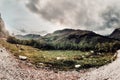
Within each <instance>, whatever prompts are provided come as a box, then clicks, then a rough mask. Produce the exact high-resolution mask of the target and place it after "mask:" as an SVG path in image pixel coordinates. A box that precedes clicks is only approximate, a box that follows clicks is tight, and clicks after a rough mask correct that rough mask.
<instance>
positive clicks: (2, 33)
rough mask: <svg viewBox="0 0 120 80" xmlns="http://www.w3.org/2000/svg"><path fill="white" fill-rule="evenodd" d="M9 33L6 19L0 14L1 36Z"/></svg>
mask: <svg viewBox="0 0 120 80" xmlns="http://www.w3.org/2000/svg"><path fill="white" fill-rule="evenodd" d="M8 35H9V33H8V31H7V30H6V29H5V24H4V21H3V19H2V17H1V14H0V37H2V38H3V37H7V36H8Z"/></svg>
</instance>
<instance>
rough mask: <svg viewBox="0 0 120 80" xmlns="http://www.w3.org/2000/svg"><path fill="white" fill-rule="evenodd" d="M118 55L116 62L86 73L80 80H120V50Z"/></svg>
mask: <svg viewBox="0 0 120 80" xmlns="http://www.w3.org/2000/svg"><path fill="white" fill-rule="evenodd" d="M117 53H118V55H117V59H116V60H115V61H114V62H112V63H111V64H108V65H105V66H103V67H100V68H99V69H95V70H93V71H91V72H87V73H85V74H84V75H83V76H82V77H81V78H80V79H79V80H120V50H118V51H117Z"/></svg>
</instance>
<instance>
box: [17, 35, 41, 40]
mask: <svg viewBox="0 0 120 80" xmlns="http://www.w3.org/2000/svg"><path fill="white" fill-rule="evenodd" d="M15 37H16V38H17V39H21V40H30V39H34V40H36V39H39V38H41V37H42V36H40V35H37V34H27V35H16V36H15Z"/></svg>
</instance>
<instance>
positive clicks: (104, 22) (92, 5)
mask: <svg viewBox="0 0 120 80" xmlns="http://www.w3.org/2000/svg"><path fill="white" fill-rule="evenodd" d="M119 4H120V0H0V13H1V14H2V18H3V19H4V21H5V24H6V27H7V29H8V30H9V31H11V32H12V33H15V34H20V33H39V34H45V33H49V32H53V31H55V30H58V29H64V28H75V29H86V30H92V31H95V32H96V33H100V34H108V33H111V32H112V31H113V30H114V29H115V28H120V6H119Z"/></svg>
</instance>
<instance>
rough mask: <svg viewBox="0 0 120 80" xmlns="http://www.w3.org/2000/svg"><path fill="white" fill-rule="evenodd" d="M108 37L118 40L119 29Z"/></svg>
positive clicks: (119, 37)
mask: <svg viewBox="0 0 120 80" xmlns="http://www.w3.org/2000/svg"><path fill="white" fill-rule="evenodd" d="M109 37H110V38H114V39H117V40H120V28H117V29H115V30H114V31H113V32H112V34H110V36H109Z"/></svg>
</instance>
